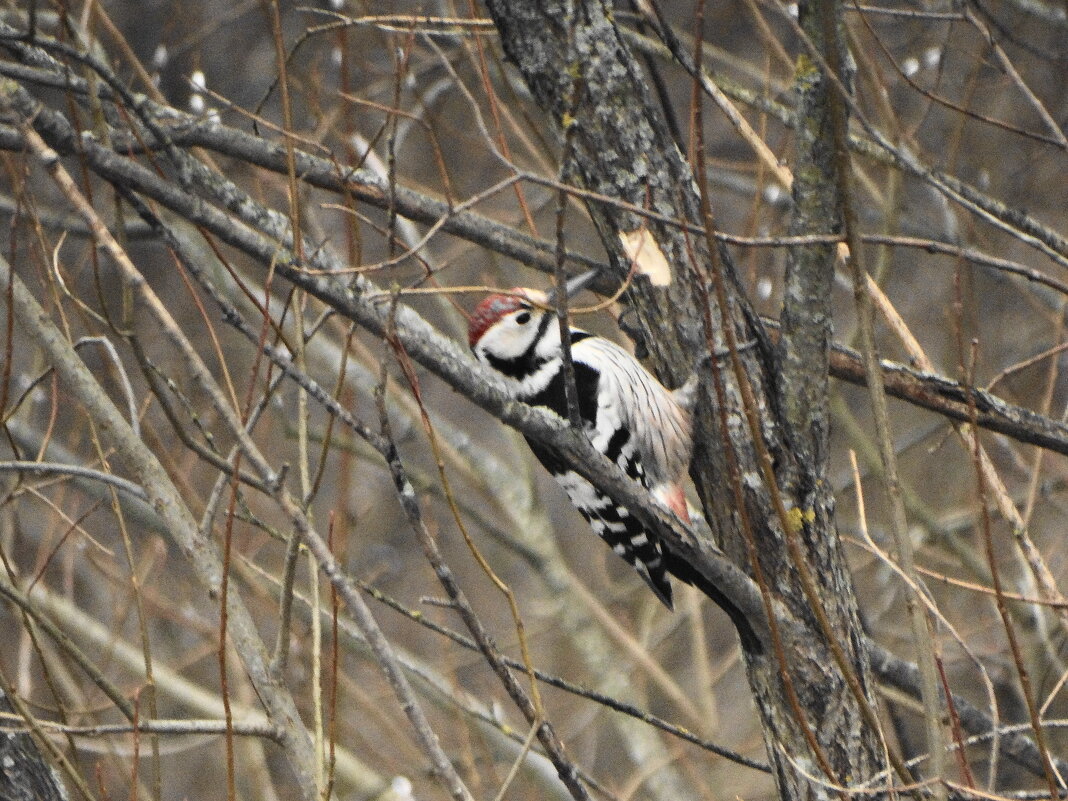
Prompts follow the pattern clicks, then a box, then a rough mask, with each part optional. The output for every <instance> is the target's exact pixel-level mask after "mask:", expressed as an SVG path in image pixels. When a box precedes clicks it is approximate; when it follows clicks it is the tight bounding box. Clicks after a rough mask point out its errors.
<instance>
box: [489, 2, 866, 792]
mask: <svg viewBox="0 0 1068 801" xmlns="http://www.w3.org/2000/svg"><path fill="white" fill-rule="evenodd" d="M486 5H487V7H488V8H489V10H490V13H491V15H492V16H493V19H494V21H495V23H496V25H497V28H498V30H499V32H500V36H501V41H502V44H503V47H504V50H505V53H506V55H507V56H508V58H509V59H510V60H511V61H512V62H513V63H514V64H515V65H516V66H517V67H518V69H519V71H520V73H521V74H522V75H523V78H524V80H525V81H526V83H527V85H528V86H529V87H530V90H531V92H532V93H533V95H534V97H535V99H536V100H537V102H538V103H539V104H540V106H541V107H542V109H543V110H544V111H545V112H546V113H547V114H549V115H551V117H552V118H553V119H554V120H555V122H556V123H557V125H558V126H562V125H563V124H564V123H565V122H566V123H568V124H570V125H572V126H573V129H572V130H571V131H570V132H569V147H570V152H571V158H572V159H573V165H572V173H573V174H574V175H575V176H576V180H578V181H580V182H581V184H582V185H583V186H584V187H585V188H586V189H589V190H592V191H593V192H596V193H599V194H601V195H605V196H607V197H610V198H617V199H618V200H620V201H623V202H624V203H626V204H631V205H633V206H637V207H641V208H645V209H648V210H649V211H650V212H653V213H654V214H655V215H657V216H658V217H659V218H662V219H671V220H683V221H687V222H689V223H693V224H699V223H700V221H701V213H700V198H699V196H698V194H697V191H698V190H697V186H696V183H695V181H694V175H693V172H692V171H691V168H690V165H689V164H688V163H687V162H686V161H685V159H684V158H683V156H682V154H681V153H680V152H679V150H678V148H677V147H676V145H675V143H674V141H673V140H672V138H671V136H670V134H669V132H668V129H667V126H666V124H665V121H664V119H663V117H662V114H661V112H660V110H659V109H658V108H657V107H656V106H655V105H654V104H653V103H652V102H651V96H650V92H649V90H648V88H647V86H646V82H645V78H644V75H643V73H642V72H641V70H640V68H639V66H638V63H637V61H636V60H635V59H634V58H633V57H632V56H631V54H630V52H629V50H628V48H627V47H626V45H625V44H624V42H623V39H622V37H621V35H620V33H619V31H618V30H617V29H616V27H615V23H614V21H613V20H612V18H611V16H610V14H609V13H608V7H607V6H606V5H604V4H602V3H601V2H596V0H587V1H586V2H574V3H572V2H565V1H564V0H559V1H558V2H548V1H546V2H538V3H531V2H529V0H487V3H486ZM799 83H800V85H801V88H802V90H803V93H804V94H805V95H806V98H807V100H806V104H805V106H804V108H803V109H802V111H801V113H802V114H805V115H808V117H807V119H805V120H804V121H803V123H802V126H801V127H803V128H804V135H803V136H801V137H800V138H799V155H798V168H799V169H798V173H799V175H798V184H797V187H796V188H795V198H796V200H797V202H798V207H799V209H800V210H801V211H800V212H799V214H798V220H797V222H796V223H795V226H796V227H797V229H798V230H799V231H810V232H815V231H820V232H824V231H828V230H833V229H834V226H835V225H836V220H835V215H834V207H835V202H834V198H833V195H828V194H827V192H828V191H831V190H830V189H829V187H831V186H833V180H831V177H832V176H831V173H830V172H829V170H830V169H831V167H830V166H829V160H827V159H826V158H825V155H824V154H823V153H821V151H820V148H821V147H822V145H821V143H822V141H823V137H824V135H825V126H826V124H827V123H826V121H825V120H824V118H823V117H822V116H821V112H820V110H819V109H820V108H821V104H822V99H821V98H822V95H821V93H822V92H824V91H825V89H824V87H823V82H822V80H821V79H820V77H819V74H818V71H814V70H807V71H804V70H802V71H799ZM589 210H590V213H591V215H592V217H593V219H594V221H595V223H596V225H597V227H598V229H599V231H600V233H601V236H602V239H603V241H604V244H605V247H606V249H607V251H608V253H609V255H610V257H611V259H612V264H613V265H614V267H615V269H616V277H617V278H620V279H622V277H623V276H624V275H625V274H626V273H627V271H628V269H629V263H628V262H627V259H626V256H625V255H624V253H623V249H622V246H621V245H620V239H619V236H620V234H621V233H625V232H630V231H634V230H637V229H639V228H641V227H643V226H646V227H647V228H648V229H649V231H650V232H651V233H652V234H653V236H654V237H655V239H656V242H657V243H658V244H659V246H660V248H661V249H662V250H663V252H664V254H665V256H666V257H667V259H668V261H669V262H670V264H672V266H673V269H674V273H675V276H674V277H675V280H674V281H673V282H672V283H671V285H670V286H668V287H665V288H656V287H653V286H651V285H650V283H649V282H648V281H646V280H645V279H644V278H639V279H638V280H637V281H635V282H634V285H633V287H632V288H631V289H630V290H629V292H628V300H629V302H630V304H631V305H632V307H633V308H634V309H635V311H636V316H637V318H638V320H639V323H640V327H641V328H642V329H643V330H644V332H645V334H646V337H645V339H646V344H647V345H648V348H649V351H650V361H651V364H652V366H653V367H654V368H655V369H656V371H657V372H658V373H659V374H660V375H661V377H662V378H663V379H664V380H665V381H666V382H667V383H668V384H669V385H678V384H679V383H681V382H682V381H683V380H684V379H685V378H686V377H687V376H688V375H689V374H690V373H691V372H692V370H693V368H694V354H698V353H703V352H706V351H707V349H708V339H709V337H708V336H707V335H706V329H705V320H706V316H705V314H706V311H707V312H708V313H709V314H708V318H707V319H710V320H711V339H712V345H713V346H714V347H715V348H717V349H719V348H722V347H723V346H724V342H725V337H724V332H725V330H726V329H725V326H730V327H731V329H732V330H733V331H734V332H735V333H736V336H737V339H738V341H739V342H743V343H744V342H750V341H756V342H758V343H760V344H759V345H758V346H757V347H754V348H750V349H745V350H743V351H742V352H741V353H740V354H739V356H740V359H741V362H742V365H743V367H744V378H742V379H741V380H743V381H746V382H748V384H749V387H750V388H751V390H752V401H753V404H752V405H753V407H754V408H752V409H751V411H752V412H755V415H756V417H757V418H758V419H759V423H758V427H759V430H760V439H761V445H762V446H763V448H764V449H766V451H765V452H766V454H767V456H768V457H770V460H769V461H768V462H765V465H767V464H770V466H771V468H770V469H771V470H772V472H773V473H774V484H775V487H774V488H772V487H770V486H769V484H768V482H767V481H765V480H764V476H765V475H766V472H765V470H764V468H763V467H762V464H761V460H760V457H761V453H760V449H759V448H757V447H756V446H755V444H754V441H753V438H752V436H751V428H750V426H749V424H748V423H747V419H748V418H747V416H746V409H745V405H744V403H743V396H744V393H743V386H742V384H740V383H739V380H738V379H739V375H738V374H735V373H734V372H732V370H731V369H730V367H729V363H728V364H727V366H720V368H719V369H720V377H721V382H722V383H721V386H722V395H721V397H722V399H723V408H722V409H719V408H717V401H716V395H717V393H716V392H714V391H713V389H712V387H713V383H712V382H711V381H706V382H704V383H705V386H704V389H703V393H704V397H703V399H702V403H701V404H700V406H699V413H698V424H697V443H696V451H695V458H694V463H693V468H692V475H693V478H694V481H695V483H696V485H697V488H698V491H699V493H700V495H701V498H702V501H703V503H704V506H705V512H706V516H707V517H708V519H709V521H710V522H711V523H712V525H713V529H714V530H715V531H717V532H718V535H719V536H720V538H721V540H722V542H721V544H722V546H723V547H724V549H725V550H726V551H727V552H728V553H729V554H730V555H731V556H732V557H734V559H735V560H736V562H737V563H738V564H739V565H741V566H743V567H744V568H745V569H746V570H747V571H749V572H750V573H751V574H752V573H753V572H754V570H753V565H752V564H751V563H750V560H749V557H748V556H747V553H749V552H750V549H748V548H747V547H746V544H745V543H746V537H747V536H751V537H752V543H753V544H754V545H755V551H756V552H757V553H759V554H760V558H761V564H760V568H761V570H762V573H763V574H764V576H765V577H767V579H768V581H767V588H768V590H769V592H770V593H771V595H772V596H773V598H774V599H775V600H776V601H777V602H779V603H781V604H782V606H783V607H784V608H785V609H786V610H788V611H789V613H791V614H792V616H794V617H795V618H796V619H797V620H798V621H800V622H801V627H802V628H803V630H805V636H789V637H787V638H786V639H785V641H784V642H783V643H782V650H781V651H780V650H778V648H777V647H775V646H774V645H773V644H771V643H769V644H768V647H767V648H765V650H764V653H763V654H762V655H759V656H755V655H752V654H749V655H747V665H748V675H749V681H750V685H751V687H752V689H753V692H754V695H755V698H756V701H757V705H758V707H759V710H760V714H761V718H762V722H763V725H764V732H765V740H766V743H767V746H768V755H769V758H770V759H771V760H772V763H773V764H774V766H775V769H776V777H777V782H778V786H779V791H780V795H781V797H782V798H784V799H786V798H789V799H795V798H796V799H800V798H809V797H820V796H823V795H827V794H829V792H828V791H827V789H826V787H825V786H821V785H820V784H819V783H814V782H811V781H809V780H808V779H807V778H806V777H805V776H804V773H805V772H807V773H810V774H811V775H812V776H815V777H818V778H820V779H822V780H823V781H825V782H830V783H832V784H842V785H849V784H853V783H855V782H857V781H860V780H863V779H865V778H867V777H870V776H872V775H873V774H875V773H876V772H878V771H879V770H881V769H883V767H884V765H883V761H882V756H881V754H882V749H881V746H880V744H879V740H878V737H877V735H876V733H875V732H874V731H873V730H872V728H871V727H870V726H868V725H867V724H866V722H865V719H864V716H863V714H862V710H861V706H862V702H861V701H858V697H857V696H858V695H860V696H863V697H864V699H865V701H866V702H867V703H869V704H870V703H871V702H872V687H873V683H872V679H871V674H870V667H869V665H868V664H867V660H866V658H865V656H864V651H863V648H862V645H861V625H860V621H859V618H858V614H857V607H856V601H855V596H854V592H853V587H852V583H851V578H850V575H849V573H848V571H847V569H846V565H845V560H844V556H843V553H842V550H841V546H840V542H839V539H838V536H837V532H836V530H835V527H834V520H833V510H834V502H833V497H832V496H831V495H830V493H829V491H828V488H827V483H826V481H824V480H822V479H823V478H824V476H825V463H826V457H827V422H826V421H827V409H826V395H827V381H826V368H827V344H828V342H829V336H830V329H829V313H828V308H827V303H828V296H829V294H830V293H829V281H830V277H831V274H832V269H833V265H832V261H831V258H832V255H833V254H832V253H831V252H830V250H829V249H827V248H823V249H814V250H812V251H806V252H801V253H799V254H798V255H797V256H796V258H795V259H794V261H793V262H792V263H791V268H790V275H789V277H788V281H787V299H786V307H787V308H786V309H785V310H784V323H785V327H784V331H783V337H782V338H781V341H780V343H779V346H778V348H777V349H776V350H773V349H772V348H771V347H770V346H769V345H768V344H767V339H766V337H762V336H761V332H759V331H757V330H756V329H755V326H756V325H758V323H757V322H756V321H755V318H754V317H753V315H751V314H749V313H748V312H747V309H748V306H747V301H746V299H745V297H744V296H743V295H742V294H741V290H740V287H739V285H738V283H737V282H736V281H735V280H734V278H733V275H732V273H733V271H732V269H731V266H730V260H729V254H728V253H727V252H726V251H725V249H722V248H720V249H719V250H720V253H719V256H720V261H721V262H722V264H723V269H724V271H725V273H726V275H724V276H722V284H723V288H724V289H725V292H726V298H727V302H726V304H725V309H724V310H722V311H721V308H720V306H719V305H718V304H717V303H716V293H715V291H714V284H715V281H714V280H713V278H714V275H713V270H714V267H713V264H714V263H715V262H714V261H713V259H712V258H711V254H710V252H709V250H708V247H707V244H706V241H705V240H704V238H703V237H701V236H697V235H695V234H693V233H686V232H684V231H683V230H681V229H680V227H679V226H676V225H668V224H663V223H661V222H659V221H658V219H654V218H651V217H646V216H642V215H638V214H635V213H634V212H633V211H630V210H628V209H627V208H625V207H622V206H620V205H613V204H611V203H606V202H591V203H590V204H589ZM706 304H707V305H706ZM725 361H727V362H729V360H725ZM780 366H781V370H780ZM721 412H722V413H721ZM723 420H725V421H726V426H723V425H722V424H721V421H723ZM731 454H733V459H732V456H731ZM736 493H737V494H736ZM776 493H778V499H779V501H778V502H777V501H776V497H775V496H776ZM738 494H740V495H741V497H742V498H743V503H744V509H745V511H746V512H747V515H744V516H743V515H739V514H738V505H737V503H736V498H737V497H738ZM745 518H748V524H749V529H750V531H749V534H748V535H747V533H746V531H745V530H744V528H745ZM787 528H789V529H790V531H786V530H784V529H787ZM790 537H793V538H794V542H795V543H796V547H795V548H794V550H793V552H791V548H790V547H788V545H789V541H790ZM798 554H800V558H801V560H802V561H803V563H804V564H803V566H802V567H803V570H799V566H798V564H797V558H796V557H797V555H798ZM805 574H807V575H808V576H809V577H810V578H811V579H812V582H813V583H812V584H810V586H809V591H808V592H807V593H806V591H805V590H804V588H803V582H802V578H803V576H804V575H805ZM813 593H814V594H815V598H813V597H812V595H813ZM813 601H815V604H816V605H818V606H819V607H820V608H822V610H823V612H824V613H825V618H824V621H825V623H824V624H823V625H821V624H820V623H819V622H818V621H817V616H816V615H815V614H814V612H813ZM825 627H829V628H830V630H831V632H832V634H833V637H834V639H835V640H836V641H837V643H838V645H839V646H840V651H839V654H840V656H839V662H841V661H844V662H845V663H846V665H847V670H848V671H849V672H851V673H852V674H853V676H855V677H856V681H855V682H854V686H853V690H850V688H849V687H848V686H847V684H846V681H845V679H844V678H843V672H842V670H840V668H839V664H838V662H836V659H835V657H834V656H833V654H832V652H831V648H830V646H829V645H828V641H827V639H826V637H825V631H824V628H825ZM842 656H844V660H843V659H842ZM783 657H784V659H782V658H783ZM780 660H781V661H780ZM784 675H788V677H789V678H788V680H786V681H784V678H783V677H784Z"/></svg>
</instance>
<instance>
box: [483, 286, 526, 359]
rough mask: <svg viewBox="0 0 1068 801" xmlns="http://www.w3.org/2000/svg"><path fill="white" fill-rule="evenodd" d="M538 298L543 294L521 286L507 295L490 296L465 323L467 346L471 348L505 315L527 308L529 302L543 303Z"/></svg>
mask: <svg viewBox="0 0 1068 801" xmlns="http://www.w3.org/2000/svg"><path fill="white" fill-rule="evenodd" d="M539 296H542V297H543V296H544V293H542V292H538V291H537V290H534V289H525V288H524V287H521V286H517V287H513V288H512V289H509V290H508V292H507V293H504V292H502V293H498V294H496V295H490V296H489V297H488V298H486V299H485V300H483V301H482V302H481V303H479V304H478V305H477V306H475V310H474V311H473V312H471V319H470V320H468V322H467V344H468V345H470V346H471V347H472V348H473V347H474V346H475V343H476V342H478V341H479V340H480V339H482V335H483V334H485V333H486V331H487V330H488V329H489V327H490V326H491V325H493V324H494V323H495V322H497V321H498V320H500V319H501V318H502V317H504V316H505V315H506V314H511V313H512V312H514V311H516V310H517V309H521V308H523V307H524V306H529V305H530V303H531V301H533V302H534V303H543V302H544V300H541V299H540V298H539Z"/></svg>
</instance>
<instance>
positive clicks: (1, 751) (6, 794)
mask: <svg viewBox="0 0 1068 801" xmlns="http://www.w3.org/2000/svg"><path fill="white" fill-rule="evenodd" d="M13 711H14V710H13V709H12V708H11V704H10V703H9V702H8V700H7V697H6V696H5V695H4V693H3V691H0V712H7V713H11V712H13ZM6 723H7V726H11V727H13V726H17V725H18V724H17V723H15V724H13V723H12V722H11V721H7V722H6ZM0 798H2V799H4V801H67V793H66V791H65V790H64V789H63V784H62V782H60V780H59V777H58V776H57V775H56V773H55V771H54V770H53V769H52V766H51V765H49V764H48V761H47V760H46V759H45V758H44V757H43V756H42V755H41V751H40V749H39V748H38V747H37V743H35V742H34V741H33V738H32V737H31V736H30V735H29V734H25V733H16V732H14V731H8V732H6V733H3V734H0Z"/></svg>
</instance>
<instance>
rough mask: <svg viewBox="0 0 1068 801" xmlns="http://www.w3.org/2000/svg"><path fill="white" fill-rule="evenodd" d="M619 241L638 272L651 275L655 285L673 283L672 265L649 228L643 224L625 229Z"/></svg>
mask: <svg viewBox="0 0 1068 801" xmlns="http://www.w3.org/2000/svg"><path fill="white" fill-rule="evenodd" d="M619 241H620V242H622V243H623V251H624V252H625V253H626V254H627V258H629V259H630V261H631V263H632V264H633V265H634V269H635V271H636V272H637V273H639V274H641V275H647V276H649V280H650V281H651V282H652V283H653V286H669V285H670V284H671V265H670V264H668V260H667V257H666V256H664V251H662V250H661V249H660V244H659V243H658V242H657V241H656V238H655V237H654V236H653V235H652V234H651V233H649V229H648V228H646V227H645V226H642V227H641V228H638V229H637V230H634V231H623V232H622V233H620V235H619Z"/></svg>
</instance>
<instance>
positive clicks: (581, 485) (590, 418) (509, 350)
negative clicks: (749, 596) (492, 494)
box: [468, 269, 755, 645]
mask: <svg viewBox="0 0 1068 801" xmlns="http://www.w3.org/2000/svg"><path fill="white" fill-rule="evenodd" d="M597 272H598V271H597V270H596V269H595V270H590V271H588V272H586V273H583V274H582V275H580V276H578V277H576V278H573V279H571V280H570V281H568V282H567V284H566V286H565V287H564V291H565V292H566V293H567V294H568V296H571V295H573V294H575V293H577V292H578V291H579V290H581V289H583V288H585V287H586V286H587V285H588V284H589V283H591V282H592V281H593V279H594V278H595V277H596V275H597ZM553 302H554V294H553V293H546V292H542V291H539V290H535V289H529V288H525V287H516V288H513V289H511V290H509V291H507V292H500V293H495V294H492V295H489V296H488V297H486V298H485V299H483V300H482V301H481V302H480V303H479V304H478V305H477V306H476V307H475V309H474V311H473V312H472V313H471V315H470V318H469V322H468V344H469V345H470V347H471V350H472V352H473V353H474V355H475V358H476V359H477V360H478V361H479V362H481V363H482V364H484V365H485V366H487V367H489V368H490V369H492V370H494V371H495V372H497V373H498V374H500V375H501V376H503V377H504V379H505V381H506V382H507V383H508V384H509V386H510V388H511V390H512V391H513V392H514V394H515V397H516V398H517V399H519V400H521V401H524V402H525V403H528V404H530V405H531V406H540V407H544V408H547V409H549V410H551V411H553V412H555V413H556V414H557V415H559V416H560V417H562V418H564V419H565V420H566V419H568V418H569V414H568V405H567V393H566V390H565V381H566V378H565V369H564V357H563V349H562V346H561V338H560V326H559V324H558V321H557V318H556V314H555V310H554V309H553ZM568 337H569V341H570V346H571V359H572V363H573V366H574V380H575V395H576V401H577V406H578V417H579V420H580V421H581V426H582V430H583V432H584V433H585V435H586V436H587V438H588V439H589V441H590V443H591V444H592V445H593V447H594V448H595V449H597V450H598V451H600V452H601V453H603V454H604V455H605V456H606V457H607V458H608V459H609V460H610V461H611V462H613V463H614V464H615V465H616V466H617V467H619V468H620V470H622V471H623V473H624V474H626V475H627V476H628V477H629V478H631V479H632V480H634V481H637V482H638V483H639V484H641V485H642V486H643V487H645V488H646V489H647V490H648V491H649V493H650V494H651V495H652V496H653V498H654V499H656V500H657V501H658V502H659V503H660V504H661V505H662V506H664V507H665V508H666V509H667V510H668V511H670V512H672V513H673V514H674V515H675V516H676V517H678V519H679V520H680V521H682V522H683V523H686V524H689V523H690V511H689V506H688V504H687V501H686V493H685V481H686V476H687V475H688V472H689V465H690V459H691V456H692V449H693V406H694V401H695V399H696V389H697V381H696V376H693V377H691V379H690V380H689V381H687V382H686V383H685V384H683V386H682V387H680V388H679V389H676V390H669V389H668V388H667V387H665V386H664V385H663V384H662V383H661V382H660V381H659V380H658V379H657V378H656V376H654V375H653V374H652V373H650V372H649V371H648V370H647V369H646V368H645V367H644V366H643V365H642V364H641V362H640V361H638V359H636V358H635V357H634V356H633V355H632V354H631V353H630V352H629V351H627V350H626V349H624V348H623V347H621V346H619V345H617V344H616V343H614V342H612V341H611V340H609V339H607V338H605V337H601V336H596V335H594V334H591V333H589V332H588V331H584V330H582V329H580V328H575V327H569V329H568ZM526 439H527V444H528V445H529V446H530V448H531V450H532V451H533V453H534V455H535V456H536V457H537V459H538V461H540V462H541V464H542V465H543V466H544V467H545V468H546V469H547V470H548V471H549V473H550V474H552V476H553V477H554V478H555V479H556V481H557V482H558V483H559V484H560V486H561V487H563V489H564V491H565V492H566V493H567V495H568V497H569V498H570V500H571V502H572V504H573V505H574V506H575V507H576V508H577V509H578V511H579V512H580V513H581V514H582V516H583V517H584V518H585V519H586V521H587V522H588V523H589V524H590V527H591V528H592V529H593V530H594V532H595V533H596V534H597V535H598V536H599V537H600V538H601V539H602V540H604V541H605V542H606V543H607V544H608V545H609V546H610V547H611V548H612V550H613V551H614V552H615V553H616V554H618V555H619V556H621V557H622V558H623V559H624V560H625V561H626V562H627V563H628V564H630V565H631V566H632V567H634V569H635V570H636V571H637V572H638V574H639V575H640V576H641V578H642V579H643V580H644V581H645V583H646V585H648V587H649V589H650V590H651V591H652V592H653V594H654V595H655V596H656V597H657V598H658V599H659V600H660V601H661V602H662V603H663V604H664V606H666V607H667V608H668V609H673V607H674V599H673V594H672V585H671V576H674V577H676V578H678V579H680V580H682V581H683V582H685V583H688V584H693V585H695V586H697V587H698V588H699V589H701V590H702V591H703V592H704V593H705V594H706V595H708V596H709V597H711V598H712V599H713V600H714V601H716V603H717V604H719V606H720V607H722V608H723V609H724V610H725V611H726V612H727V613H728V615H730V616H731V618H732V620H733V621H734V623H735V626H736V628H738V629H739V633H740V634H741V635H742V638H743V644H747V641H748V644H749V645H753V644H754V643H755V635H753V632H752V628H751V627H750V626H749V623H748V621H747V620H746V619H745V616H744V615H743V614H742V613H741V611H740V610H738V609H737V607H735V606H734V604H732V603H731V602H730V601H728V600H727V599H726V597H725V596H724V595H723V594H722V592H721V591H720V590H719V589H718V588H716V587H715V586H714V585H712V584H711V583H710V582H708V581H707V579H705V578H704V576H703V575H702V574H700V573H699V572H698V571H697V570H695V569H694V568H693V566H692V565H690V564H689V563H688V562H686V561H685V560H683V559H681V558H679V557H677V556H675V555H674V554H673V553H672V552H671V551H669V550H668V549H667V548H666V547H665V546H664V544H663V543H662V542H661V540H660V539H659V538H658V537H657V536H656V534H655V533H654V532H652V531H649V530H648V529H647V528H646V527H645V526H644V525H643V524H642V523H641V521H639V520H638V518H637V517H636V516H634V515H633V514H631V513H630V511H629V510H628V509H627V508H626V507H625V506H622V505H620V504H618V503H616V502H615V501H614V500H613V499H612V498H611V497H609V496H608V495H607V494H605V493H603V492H601V491H600V490H598V489H597V488H596V487H594V486H593V484H591V483H590V482H589V481H588V480H587V479H585V478H583V477H582V476H581V475H579V474H578V473H577V472H576V471H575V470H573V469H571V468H570V467H569V466H568V465H567V464H566V463H565V462H564V461H563V460H562V459H561V458H560V457H559V456H558V455H557V454H555V453H554V452H553V451H552V449H551V448H549V447H547V446H545V445H543V444H542V443H539V442H537V441H536V440H533V439H531V438H529V437H527V438H526Z"/></svg>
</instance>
